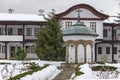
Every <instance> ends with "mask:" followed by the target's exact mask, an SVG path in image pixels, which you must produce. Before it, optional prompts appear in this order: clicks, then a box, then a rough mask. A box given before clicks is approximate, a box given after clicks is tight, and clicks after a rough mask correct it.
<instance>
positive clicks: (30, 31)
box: [26, 28, 32, 36]
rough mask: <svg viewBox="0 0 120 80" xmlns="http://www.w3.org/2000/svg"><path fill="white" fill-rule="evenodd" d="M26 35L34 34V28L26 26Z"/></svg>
mask: <svg viewBox="0 0 120 80" xmlns="http://www.w3.org/2000/svg"><path fill="white" fill-rule="evenodd" d="M26 36H32V28H26Z"/></svg>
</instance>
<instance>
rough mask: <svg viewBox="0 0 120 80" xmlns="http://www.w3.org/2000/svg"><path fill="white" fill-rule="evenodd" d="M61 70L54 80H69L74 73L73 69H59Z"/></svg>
mask: <svg viewBox="0 0 120 80" xmlns="http://www.w3.org/2000/svg"><path fill="white" fill-rule="evenodd" d="M60 69H61V70H63V71H62V72H61V73H60V74H59V75H58V76H56V77H55V79H54V80H69V79H70V78H71V75H72V74H73V73H74V71H75V69H74V68H60Z"/></svg>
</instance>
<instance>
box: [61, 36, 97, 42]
mask: <svg viewBox="0 0 120 80" xmlns="http://www.w3.org/2000/svg"><path fill="white" fill-rule="evenodd" d="M63 39H64V41H69V40H74V41H77V40H92V41H94V40H95V36H86V35H69V36H63Z"/></svg>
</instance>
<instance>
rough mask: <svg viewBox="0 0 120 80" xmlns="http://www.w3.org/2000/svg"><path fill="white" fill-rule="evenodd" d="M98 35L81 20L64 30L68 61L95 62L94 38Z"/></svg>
mask: <svg viewBox="0 0 120 80" xmlns="http://www.w3.org/2000/svg"><path fill="white" fill-rule="evenodd" d="M97 36H98V35H97V34H96V32H95V31H94V30H92V29H91V28H90V27H87V26H85V25H83V24H82V23H81V22H80V21H78V22H77V23H76V24H74V25H72V26H70V27H69V28H67V29H66V30H64V31H63V40H64V41H65V44H66V62H67V63H92V62H94V57H95V56H94V54H95V53H94V40H95V38H96V37H97Z"/></svg>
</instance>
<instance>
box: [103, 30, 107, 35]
mask: <svg viewBox="0 0 120 80" xmlns="http://www.w3.org/2000/svg"><path fill="white" fill-rule="evenodd" d="M107 36H108V35H107V29H104V30H103V37H107Z"/></svg>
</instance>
